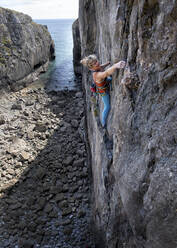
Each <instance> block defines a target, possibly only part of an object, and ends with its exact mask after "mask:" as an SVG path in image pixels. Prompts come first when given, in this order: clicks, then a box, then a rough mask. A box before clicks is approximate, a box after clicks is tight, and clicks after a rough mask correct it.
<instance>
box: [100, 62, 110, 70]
mask: <svg viewBox="0 0 177 248" xmlns="http://www.w3.org/2000/svg"><path fill="white" fill-rule="evenodd" d="M108 65H110V62H107V63H105V64H102V65H100V67H101V69H102V70H104V68H105V67H106V66H108Z"/></svg>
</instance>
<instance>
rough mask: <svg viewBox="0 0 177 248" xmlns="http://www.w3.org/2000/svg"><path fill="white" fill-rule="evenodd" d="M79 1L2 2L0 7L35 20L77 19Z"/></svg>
mask: <svg viewBox="0 0 177 248" xmlns="http://www.w3.org/2000/svg"><path fill="white" fill-rule="evenodd" d="M78 5H79V0H0V7H3V8H8V9H13V10H16V11H19V12H22V13H24V14H28V15H30V16H31V17H32V18H33V19H77V17H78V9H79V7H78Z"/></svg>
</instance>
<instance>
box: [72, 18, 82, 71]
mask: <svg viewBox="0 0 177 248" xmlns="http://www.w3.org/2000/svg"><path fill="white" fill-rule="evenodd" d="M72 32H73V43H74V48H73V65H74V73H75V74H76V75H80V74H81V73H82V67H81V64H80V60H81V44H80V34H79V21H78V19H77V20H76V21H75V22H74V23H73V26H72Z"/></svg>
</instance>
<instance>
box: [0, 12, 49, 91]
mask: <svg viewBox="0 0 177 248" xmlns="http://www.w3.org/2000/svg"><path fill="white" fill-rule="evenodd" d="M53 58H54V43H53V41H52V39H51V36H50V34H49V32H48V30H47V28H46V27H45V26H43V25H39V24H37V23H35V22H33V21H32V19H31V17H30V16H28V15H24V14H22V13H20V12H16V11H13V10H9V9H4V8H0V88H1V89H2V88H4V87H6V88H7V87H8V88H11V89H17V88H18V87H19V86H21V85H25V84H26V83H29V82H32V81H33V80H34V79H35V78H36V76H37V75H38V74H39V73H40V71H45V70H46V67H47V63H48V62H49V59H53Z"/></svg>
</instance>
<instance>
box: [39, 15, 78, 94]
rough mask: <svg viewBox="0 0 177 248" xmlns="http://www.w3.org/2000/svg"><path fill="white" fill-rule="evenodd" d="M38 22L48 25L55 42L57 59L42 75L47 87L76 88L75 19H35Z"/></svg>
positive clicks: (59, 88) (58, 88) (56, 88)
mask: <svg viewBox="0 0 177 248" xmlns="http://www.w3.org/2000/svg"><path fill="white" fill-rule="evenodd" d="M34 21H35V22H36V23H38V24H42V25H47V27H48V31H49V32H50V34H51V36H52V39H53V40H54V43H55V56H56V59H55V60H54V61H53V62H51V63H50V65H49V70H48V71H47V72H46V73H44V74H42V75H41V77H40V78H41V79H42V80H43V81H45V84H46V88H47V89H48V90H49V91H51V90H56V91H58V90H65V89H68V90H74V89H75V88H76V87H77V86H76V82H75V81H76V80H75V76H74V72H73V37H72V24H73V22H74V21H75V20H74V19H46V20H44V19H43V20H34Z"/></svg>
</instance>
